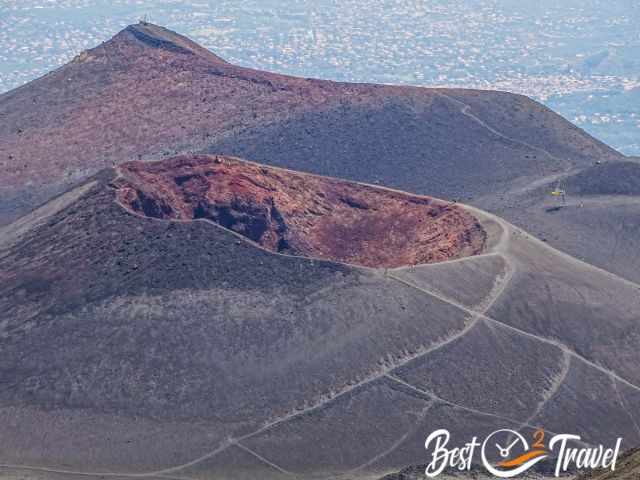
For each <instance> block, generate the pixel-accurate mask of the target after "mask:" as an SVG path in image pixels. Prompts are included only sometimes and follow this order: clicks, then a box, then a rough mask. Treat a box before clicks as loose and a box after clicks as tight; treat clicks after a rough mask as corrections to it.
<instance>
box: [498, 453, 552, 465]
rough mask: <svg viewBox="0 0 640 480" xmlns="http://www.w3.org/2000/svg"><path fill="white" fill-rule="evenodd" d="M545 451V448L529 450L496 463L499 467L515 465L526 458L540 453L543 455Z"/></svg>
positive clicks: (521, 462)
mask: <svg viewBox="0 0 640 480" xmlns="http://www.w3.org/2000/svg"><path fill="white" fill-rule="evenodd" d="M546 453H547V452H546V451H545V450H531V451H530V452H527V453H523V454H522V455H520V456H519V457H516V458H514V459H512V460H505V461H503V462H500V463H499V464H498V466H499V467H506V468H508V467H517V466H518V465H522V464H523V463H524V462H526V461H527V460H531V459H532V458H536V457H539V456H540V455H545V454H546Z"/></svg>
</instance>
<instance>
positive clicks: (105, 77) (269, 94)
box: [0, 24, 618, 223]
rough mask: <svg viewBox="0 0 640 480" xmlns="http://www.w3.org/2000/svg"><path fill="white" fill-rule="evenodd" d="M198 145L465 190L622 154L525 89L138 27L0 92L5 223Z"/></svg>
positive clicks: (444, 191)
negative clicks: (318, 66) (129, 166)
mask: <svg viewBox="0 0 640 480" xmlns="http://www.w3.org/2000/svg"><path fill="white" fill-rule="evenodd" d="M541 148H545V149H546V150H547V151H548V152H551V153H550V154H546V153H543V152H542V151H541V150H540V149H541ZM194 150H195V151H209V152H212V153H229V154H236V155H239V156H243V157H244V158H249V159H253V160H258V161H261V162H263V163H268V164H273V165H280V166H287V167H291V168H295V169H299V170H304V171H310V172H314V173H320V174H325V175H332V176H340V177H343V178H350V179H356V180H363V181H369V182H371V183H373V182H375V181H381V182H382V183H384V184H386V185H388V186H394V187H399V188H402V189H405V190H411V191H414V192H416V193H423V194H429V195H434V196H438V197H443V198H454V197H460V198H463V197H464V198H467V199H469V198H475V197H476V196H478V195H480V194H486V193H489V192H495V191H497V190H500V189H502V188H506V187H508V186H509V185H510V184H511V182H512V181H513V180H514V179H516V178H519V177H522V176H523V175H529V176H535V175H544V174H547V173H551V172H557V171H560V170H561V169H562V168H564V167H566V166H576V165H584V164H585V163H590V162H591V160H592V159H594V158H598V159H610V158H618V155H617V154H616V153H615V152H614V151H612V150H611V149H609V148H607V147H606V146H604V145H602V144H601V143H599V142H597V141H595V140H594V139H593V138H591V137H589V136H588V135H586V134H585V133H584V132H582V131H581V130H579V129H577V128H576V127H574V126H572V125H571V124H569V123H568V122H566V121H565V120H564V119H562V118H561V117H559V116H558V115H556V114H554V113H553V112H551V111H550V110H548V109H546V108H544V107H542V106H540V105H539V104H537V103H535V102H533V101H531V100H529V99H527V98H525V97H522V96H517V95H511V94H504V93H497V92H478V91H462V90H451V91H449V90H430V89H423V88H409V87H390V86H375V85H364V84H359V85H355V84H341V83H334V82H329V81H319V80H310V79H301V78H292V77H286V76H283V75H276V74H272V73H267V72H259V71H255V70H250V69H246V68H240V67H236V66H233V65H230V64H228V63H226V62H224V61H223V60H221V59H220V58H218V57H216V56H215V55H213V54H212V53H210V52H208V51H206V50H204V49H202V48H201V47H199V46H197V45H195V44H194V43H193V42H191V41H189V40H188V39H186V38H184V37H181V36H179V35H177V34H174V33H172V32H170V31H168V30H166V29H163V28H161V27H157V26H155V25H150V24H138V25H133V26H130V27H128V28H127V29H125V30H124V31H122V32H121V33H119V34H118V35H116V36H115V37H114V38H113V39H112V40H110V41H108V42H106V43H104V44H102V45H100V46H98V47H97V48H94V49H92V50H89V51H87V52H84V53H83V54H81V55H79V56H78V57H77V58H76V59H74V60H73V61H72V62H71V63H69V64H67V65H65V66H64V67H62V68H60V69H58V70H56V71H54V72H52V73H50V74H48V75H46V76H44V77H42V78H40V79H38V80H35V81H33V82H31V83H29V84H27V85H25V86H23V87H20V88H18V89H15V90H13V91H11V92H8V93H6V94H3V95H1V96H0V170H1V173H0V199H1V201H0V209H1V211H0V222H4V223H6V222H7V221H8V220H9V219H11V218H15V217H16V215H17V214H19V213H22V212H25V211H27V210H29V209H30V208H32V207H33V206H34V205H35V204H36V203H38V202H39V201H42V200H44V199H45V198H47V197H48V196H50V195H51V194H52V193H54V192H56V191H60V190H62V189H64V188H66V187H65V185H68V184H69V183H72V182H75V181H77V180H78V179H81V178H84V177H86V176H87V175H89V174H91V173H93V172H95V171H97V170H98V169H100V168H102V167H105V166H106V167H110V166H112V164H115V163H120V162H123V161H128V160H136V159H138V158H142V159H146V158H158V157H160V156H162V155H163V154H171V153H174V152H184V151H194ZM550 155H553V156H555V157H557V158H553V157H552V156H550Z"/></svg>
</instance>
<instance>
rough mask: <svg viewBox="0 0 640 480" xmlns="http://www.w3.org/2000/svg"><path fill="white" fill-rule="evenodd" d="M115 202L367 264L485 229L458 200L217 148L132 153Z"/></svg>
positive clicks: (421, 259)
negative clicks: (165, 154)
mask: <svg viewBox="0 0 640 480" xmlns="http://www.w3.org/2000/svg"><path fill="white" fill-rule="evenodd" d="M118 171H119V172H120V175H121V176H122V178H121V179H119V180H118V182H117V185H118V199H119V201H120V203H121V205H123V206H126V208H128V209H130V210H131V211H134V212H136V213H139V214H141V215H146V216H150V217H153V218H159V219H175V220H193V219H208V220H211V221H213V222H215V223H217V224H218V225H222V226H223V227H226V228H229V229H231V230H233V231H235V232H237V233H239V234H241V235H243V236H245V237H247V238H249V239H250V240H252V241H254V242H257V243H259V244H260V245H262V246H263V247H265V248H267V249H269V250H271V251H274V252H279V253H287V254H291V255H301V256H307V257H314V258H322V259H327V260H334V261H339V262H346V263H351V264H358V265H365V266H369V267H400V266H405V265H416V264H423V263H433V262H438V261H442V260H449V259H452V258H460V257H465V256H468V255H473V254H476V253H480V252H481V251H482V249H483V247H484V244H485V238H486V234H485V232H484V230H483V229H482V227H481V226H480V224H479V223H478V221H477V220H476V219H475V218H474V217H473V216H472V215H471V214H469V213H468V212H466V211H465V210H463V209H462V208H461V207H458V206H456V205H452V204H450V203H446V202H442V201H439V200H435V199H432V198H428V197H419V196H416V195H408V194H405V193H402V192H396V191H391V190H386V189H381V188H372V187H369V186H366V185H361V184H354V183H351V182H346V181H340V180H336V179H332V178H327V177H318V176H311V175H304V174H300V173H297V172H293V171H289V170H282V169H275V168H272V167H265V166H261V165H258V164H251V163H247V162H244V161H241V160H238V159H234V158H229V157H222V156H215V157H214V156H205V155H202V156H197V157H193V156H183V157H177V158H175V159H171V160H166V161H163V162H155V163H148V162H147V163H143V162H132V163H126V164H123V165H122V166H121V167H120V168H119V169H118Z"/></svg>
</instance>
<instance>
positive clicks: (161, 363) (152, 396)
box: [0, 157, 640, 480]
mask: <svg viewBox="0 0 640 480" xmlns="http://www.w3.org/2000/svg"><path fill="white" fill-rule="evenodd" d="M187 160H188V158H187V157H182V158H181V159H177V160H173V161H170V162H166V163H164V162H163V163H151V164H145V165H143V164H139V163H137V162H136V163H133V164H128V165H123V166H122V169H121V170H122V172H123V176H118V173H117V172H116V171H115V170H112V169H110V170H106V171H103V172H102V173H100V174H99V175H97V176H96V177H94V178H92V179H90V180H89V181H88V182H87V183H84V184H82V185H81V186H79V187H77V188H76V189H74V190H70V191H68V192H67V193H65V194H64V195H62V196H60V197H57V198H56V199H54V200H52V201H50V202H48V203H47V204H45V205H44V206H43V207H41V208H39V209H37V210H36V211H34V212H32V213H31V214H29V215H28V216H25V217H23V218H22V219H20V220H19V221H17V222H15V223H13V224H11V225H10V226H8V227H5V228H3V229H0V387H1V388H0V425H2V428H1V429H0V433H1V435H2V442H1V445H0V475H2V474H3V472H8V474H9V475H15V476H18V477H20V476H21V475H23V474H24V472H32V471H34V469H38V468H40V469H44V470H43V471H38V470H36V472H40V473H42V474H43V475H44V474H45V473H46V474H47V475H48V476H49V477H52V476H53V477H55V476H56V475H59V476H60V478H75V476H76V475H77V474H82V475H84V476H83V478H95V479H96V480H97V479H98V478H101V477H103V476H104V475H105V474H109V475H111V476H112V477H114V476H115V478H118V475H120V474H122V476H123V478H124V477H125V476H126V475H125V474H140V473H145V474H148V477H149V478H160V477H159V476H160V475H166V476H169V477H172V476H175V477H177V478H188V479H193V480H199V479H201V478H224V479H228V480H248V479H255V478H260V479H262V478H267V479H281V478H288V477H290V476H291V475H292V474H293V475H294V476H296V477H298V478H317V477H318V476H320V477H321V478H332V477H336V476H343V477H342V478H363V479H364V478H372V477H374V478H375V476H376V475H377V476H382V475H384V474H386V473H389V472H391V471H397V470H399V469H402V468H403V467H405V466H407V465H416V464H421V463H424V460H425V451H424V440H425V437H426V436H427V435H428V434H429V433H430V432H431V431H433V430H434V429H436V428H442V426H446V427H447V428H448V429H449V430H450V431H451V433H452V436H453V438H452V442H455V443H456V444H463V443H464V442H466V441H468V440H469V438H471V437H473V436H480V437H482V436H483V435H486V434H488V433H489V432H491V431H493V430H496V429H498V428H506V427H512V428H516V429H520V430H521V431H522V432H523V434H525V435H527V436H530V435H531V433H532V428H533V427H535V426H538V425H541V426H544V428H545V429H546V430H548V431H550V432H572V433H577V434H579V435H581V436H582V437H583V440H584V441H585V442H587V443H594V444H595V443H602V442H605V443H609V442H610V440H611V439H612V438H613V437H615V436H619V435H622V436H623V437H624V438H625V446H628V447H631V446H633V445H640V433H639V431H638V430H637V427H636V424H637V422H638V419H637V418H636V417H637V412H638V411H640V372H639V371H638V368H637V365H639V364H640V351H639V350H638V348H637V345H638V341H639V339H638V328H637V325H638V312H640V296H639V295H638V286H637V285H634V284H631V283H630V282H626V281H623V280H621V279H619V278H617V277H615V276H613V275H611V274H608V273H606V272H604V271H602V270H598V269H596V268H594V267H592V266H590V265H587V264H584V263H582V262H579V261H577V260H575V259H573V258H571V257H568V256H567V255H565V254H561V253H559V252H558V251H556V250H553V249H552V248H550V247H549V246H547V245H545V244H544V243H542V242H540V241H537V240H535V239H533V238H531V237H530V236H529V235H528V234H526V233H524V232H523V231H521V230H518V229H517V228H514V227H513V226H511V225H509V224H508V223H506V222H504V221H503V220H501V219H499V218H497V217H493V216H491V215H489V214H486V213H484V212H482V211H479V210H476V209H471V208H470V207H456V208H464V210H465V213H466V214H468V215H472V216H473V217H474V218H475V219H477V220H478V221H479V222H480V223H481V226H482V228H483V230H484V231H485V232H486V235H487V239H486V250H485V252H484V254H483V255H476V256H470V257H468V258H460V259H456V260H453V261H450V262H447V261H445V262H440V263H434V264H429V265H419V266H412V267H408V268H396V269H371V268H359V267H354V266H349V265H345V264H337V263H332V262H328V261H324V260H318V259H308V258H301V257H293V256H288V255H280V254H277V253H273V252H269V251H268V250H266V249H264V248H262V247H261V246H259V245H257V244H255V243H253V242H251V241H249V240H247V239H244V238H242V237H241V236H239V235H237V234H236V233H233V232H232V231H230V230H228V229H226V228H223V227H221V226H220V225H217V224H215V223H214V222H212V221H209V220H208V219H207V220H205V219H191V218H170V219H162V218H149V217H146V216H141V215H139V214H137V213H133V212H131V211H128V210H127V209H125V208H124V207H122V206H121V205H120V204H119V203H118V202H117V200H118V195H119V194H120V195H121V194H122V193H123V192H125V190H126V189H127V188H128V189H130V190H128V191H129V193H131V192H133V191H134V190H135V192H138V193H137V195H139V193H140V192H143V191H147V192H148V193H150V194H151V193H152V194H154V195H156V200H159V199H160V197H159V191H160V190H158V188H161V189H162V190H163V197H162V198H165V199H172V201H171V202H168V203H167V204H166V205H167V206H171V207H172V208H174V207H176V208H177V206H180V210H179V211H180V212H184V211H185V210H184V209H185V208H186V207H187V205H188V203H189V201H190V200H192V199H198V201H200V200H201V199H202V198H203V196H202V195H201V194H202V192H201V191H199V190H198V189H197V188H196V187H197V185H199V183H198V182H200V180H199V179H201V175H200V174H202V175H204V176H205V177H206V173H207V172H210V173H211V172H213V173H214V176H218V175H219V176H220V178H219V179H216V180H210V181H211V183H210V185H212V186H214V187H215V188H211V190H210V195H204V198H206V199H207V201H206V205H208V206H209V207H210V208H213V207H215V206H216V205H221V203H220V202H221V201H222V200H223V199H222V198H220V197H219V195H222V194H223V193H224V192H227V191H229V190H227V188H231V186H232V185H235V186H236V187H238V188H239V187H243V188H242V189H238V190H236V192H237V193H241V192H242V193H243V195H246V194H247V193H248V192H247V190H245V188H244V187H246V186H247V185H248V184H247V183H246V181H248V180H250V179H251V180H253V181H254V182H255V183H253V185H254V187H251V189H250V191H252V196H244V197H243V198H245V199H248V198H251V199H252V201H255V199H257V198H259V197H258V196H257V193H258V192H259V191H260V189H259V188H258V185H260V186H263V187H264V186H265V185H268V184H270V182H275V181H276V180H277V178H278V176H280V175H285V173H284V172H281V171H273V170H271V169H265V170H266V173H265V172H262V171H260V170H259V169H260V168H261V167H259V166H256V165H255V164H246V163H242V162H240V161H238V160H230V159H223V163H222V164H216V163H215V158H211V157H209V158H207V157H196V158H191V159H190V160H189V161H190V162H191V167H190V169H188V168H186V165H185V162H186V161H187ZM205 160H206V162H205ZM212 160H213V165H211V163H210V162H211V161H212ZM167 166H172V168H174V169H175V171H168V170H167ZM196 167H197V168H196ZM197 169H200V171H199V174H198V175H195V176H193V174H194V173H196V170H197ZM256 169H258V171H256ZM125 171H126V173H125ZM187 171H188V172H190V174H191V175H192V176H191V177H190V178H188V179H186V180H185V181H184V182H183V183H182V186H183V187H185V186H186V185H187V184H188V183H189V182H193V183H189V184H190V185H191V187H193V189H191V188H189V189H186V187H185V189H179V188H177V187H178V186H179V185H178V184H180V182H181V181H182V180H184V177H185V173H186V172H187ZM249 174H251V175H249ZM287 174H288V175H291V176H292V177H291V178H290V179H289V181H288V182H287V185H288V186H289V188H292V187H294V186H296V185H297V182H300V181H303V180H304V181H305V182H308V183H305V186H306V187H308V188H309V191H308V192H304V195H302V198H305V199H306V198H307V195H311V194H312V193H313V192H315V193H318V192H324V194H325V199H330V198H332V193H331V192H334V193H335V192H344V191H347V190H349V188H350V189H351V190H350V191H351V193H353V194H354V195H356V194H359V195H362V194H364V193H365V192H366V193H367V195H373V192H372V190H373V189H372V188H371V187H367V188H364V189H363V186H357V185H351V186H349V185H347V184H345V182H341V181H337V180H331V179H315V178H313V179H312V178H307V177H304V176H302V178H301V177H295V175H294V174H293V173H290V172H289V173H287ZM143 177H144V178H145V179H146V180H149V179H153V180H155V183H153V184H148V183H144V182H143V183H140V182H141V180H142V179H143ZM170 180H171V181H170ZM176 180H178V182H177V184H176ZM172 182H173V183H172ZM134 185H137V188H135V189H134V188H133V186H134ZM151 185H153V186H154V188H155V189H152V190H148V188H149V187H150V186H151ZM312 187H313V188H312ZM254 188H255V190H254ZM191 193H194V194H195V193H197V194H198V195H195V196H193V197H192V196H190V195H191ZM285 193H286V194H287V195H288V196H289V199H290V200H292V199H296V198H300V197H299V196H298V195H299V194H295V195H294V192H292V191H285V192H283V193H282V195H284V194H285ZM172 195H176V196H175V197H172ZM254 195H255V196H254ZM379 195H380V196H381V197H380V203H379V204H380V205H386V203H385V202H389V201H390V200H393V199H396V200H397V199H398V198H400V199H405V200H406V199H410V198H412V197H411V196H410V195H404V196H402V195H400V194H397V193H395V194H393V195H391V194H390V193H389V192H387V191H385V192H384V193H383V192H379ZM388 195H391V197H389V196H388ZM396 195H398V196H396ZM137 198H138V199H139V198H140V197H139V196H138V197H137ZM283 198H284V197H281V198H280V197H279V198H276V199H274V203H275V204H280V203H279V202H281V201H282V200H283ZM210 200H211V202H210ZM276 202H278V203H276ZM269 203H270V202H269ZM156 205H158V204H156ZM302 205H303V204H302V203H300V204H298V206H297V208H301V207H302ZM331 205H332V204H331ZM334 207H335V208H336V210H338V213H340V214H349V210H340V209H339V208H338V207H337V206H334ZM297 208H296V210H297ZM286 210H287V209H286V208H284V207H283V211H286ZM186 211H192V210H191V207H189V208H187V210H186ZM174 213H176V216H177V217H178V215H177V213H178V212H177V211H174ZM238 213H240V212H237V211H236V212H235V213H234V215H237V214H238ZM351 213H353V212H351ZM169 216H171V215H169ZM243 218H246V217H243ZM283 218H284V219H288V220H290V221H292V222H294V221H297V219H298V220H299V219H300V217H296V216H293V217H285V216H283ZM211 220H215V219H214V218H212V219H211ZM230 226H231V227H233V225H230ZM389 233H391V232H389ZM27 475H30V474H29V473H27Z"/></svg>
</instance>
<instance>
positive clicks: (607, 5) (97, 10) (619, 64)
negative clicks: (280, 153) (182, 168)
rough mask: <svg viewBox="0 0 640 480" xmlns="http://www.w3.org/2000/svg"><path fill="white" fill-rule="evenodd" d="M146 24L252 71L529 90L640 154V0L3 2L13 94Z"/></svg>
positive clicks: (4, 75) (1, 87)
mask: <svg viewBox="0 0 640 480" xmlns="http://www.w3.org/2000/svg"><path fill="white" fill-rule="evenodd" d="M143 18H146V19H148V21H150V22H153V23H157V24H160V25H163V26H165V27H167V28H170V29H172V30H175V31H177V32H179V33H182V34H185V35H187V36H189V37H191V38H192V39H194V40H195V41H197V42H199V43H200V44H202V45H204V46H205V47H207V48H209V49H211V50H212V51H213V52H215V53H216V54H217V55H219V56H221V57H223V58H225V59H226V60H228V61H230V62H233V63H237V64H240V65H243V66H247V67H255V68H260V69H267V70H272V71H277V72H280V73H285V74H290V75H298V76H304V77H317V78H325V79H333V80H339V81H350V82H374V83H393V84H408V85H424V86H448V87H464V88H482V89H499V90H506V91H510V92H516V93H522V94H525V95H528V96H530V97H532V98H534V99H536V100H539V101H541V102H543V103H545V104H546V105H548V106H550V107H551V108H553V109H554V110H556V111H557V112H559V113H560V114H562V115H564V116H565V117H566V118H568V119H569V120H571V121H572V122H574V123H575V124H577V125H579V126H580V127H582V128H584V129H586V130H587V131H588V132H589V133H591V134H592V135H594V136H596V137H597V138H599V139H601V140H603V141H605V142H606V143H608V144H609V145H611V146H613V147H615V148H617V149H618V150H620V151H621V152H623V153H625V154H629V155H640V56H638V55H637V52H638V48H639V47H640V27H639V25H640V2H638V1H637V0H608V1H603V0H581V1H578V0H561V1H558V0H535V1H533V0H532V1H527V0H451V1H444V0H422V1H420V0H288V1H284V0H246V1H237V0H236V1H229V0H216V1H213V0H191V1H178V0H163V1H155V0H154V1H150V0H62V1H58V0H2V1H1V2H0V92H5V91H8V90H10V89H13V88H15V87H18V86H20V85H22V84H24V83H26V82H28V81H30V80H32V79H34V78H37V77H39V76H41V75H43V74H45V73H46V72H48V71H50V70H52V69H55V68H57V67H58V66H60V65H62V64H64V63H66V62H68V61H69V60H70V59H72V58H73V57H74V56H75V55H77V54H78V53H80V52H81V51H83V50H86V49H89V48H92V47H94V46H96V45H98V44H99V43H101V42H102V41H105V40H107V39H108V38H110V37H111V36H113V35H114V34H115V33H117V32H118V31H119V30H121V29H122V28H124V27H125V26H126V25H128V24H131V23H136V22H138V21H139V20H140V19H143Z"/></svg>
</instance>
